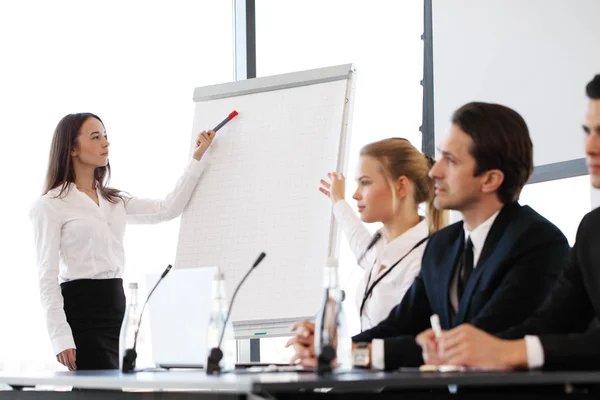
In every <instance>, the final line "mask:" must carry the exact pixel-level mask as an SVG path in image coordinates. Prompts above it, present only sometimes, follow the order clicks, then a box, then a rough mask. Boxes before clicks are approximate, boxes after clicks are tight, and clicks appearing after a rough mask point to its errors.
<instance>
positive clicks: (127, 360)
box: [122, 264, 173, 373]
mask: <svg viewBox="0 0 600 400" xmlns="http://www.w3.org/2000/svg"><path fill="white" fill-rule="evenodd" d="M171 268H173V266H172V265H171V264H169V265H168V266H167V268H166V269H165V270H164V272H163V273H162V275H161V276H160V278H159V279H158V281H157V282H156V284H155V285H154V287H153V288H152V290H151V291H150V294H148V297H147V298H146V302H145V303H144V306H143V307H142V312H141V313H140V319H139V321H138V325H137V328H136V329H135V334H134V337H133V348H131V349H127V350H125V354H124V355H123V368H122V371H123V372H125V373H129V372H133V370H134V369H135V361H136V359H137V352H136V351H135V348H136V346H137V338H138V333H140V326H141V325H142V315H144V310H145V309H146V304H148V300H150V297H152V293H154V291H155V290H156V288H157V287H158V284H159V283H160V282H161V281H162V280H163V279H165V276H167V274H168V273H169V271H170V270H171ZM123 323H127V321H124V322H123Z"/></svg>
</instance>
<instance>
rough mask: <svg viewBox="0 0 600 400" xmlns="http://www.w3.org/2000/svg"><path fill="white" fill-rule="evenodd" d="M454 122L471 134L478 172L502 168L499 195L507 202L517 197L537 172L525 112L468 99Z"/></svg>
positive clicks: (453, 119) (476, 172) (476, 173)
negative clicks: (523, 113)
mask: <svg viewBox="0 0 600 400" xmlns="http://www.w3.org/2000/svg"><path fill="white" fill-rule="evenodd" d="M452 123H453V124H455V125H457V126H458V127H459V128H460V129H461V130H462V131H463V132H465V133H466V134H467V135H469V136H470V137H471V139H472V140H473V146H471V148H470V149H469V151H470V153H471V155H472V156H473V157H474V158H475V162H476V166H475V176H479V175H481V174H482V173H484V172H486V171H489V170H492V169H499V170H501V171H502V172H503V173H504V182H502V185H501V186H500V188H499V189H498V198H499V199H500V201H501V202H502V203H504V204H506V203H511V202H513V201H517V200H518V199H519V195H520V194H521V189H523V186H525V183H527V180H528V179H529V177H530V176H531V173H532V172H533V144H532V143H531V138H530V137H529V129H528V128H527V124H526V123H525V120H524V119H523V117H521V115H519V113H518V112H516V111H515V110H513V109H510V108H508V107H505V106H502V105H500V104H490V103H482V102H474V103H468V104H465V105H464V106H462V107H461V108H459V109H458V110H456V111H455V112H454V115H453V116H452Z"/></svg>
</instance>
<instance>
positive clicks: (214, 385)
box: [0, 370, 600, 399]
mask: <svg viewBox="0 0 600 400" xmlns="http://www.w3.org/2000/svg"><path fill="white" fill-rule="evenodd" d="M0 384H3V385H5V386H4V387H5V389H10V388H12V389H13V390H4V391H0V399H1V398H15V399H28V398H31V399H33V398H45V399H46V398H47V399H52V398H57V399H58V398H60V399H62V398H69V397H70V396H71V397H75V398H78V399H100V398H107V399H108V398H110V399H133V398H142V399H143V398H148V399H178V398H182V399H184V398H185V399H187V398H198V399H279V398H285V399H291V398H313V397H327V398H334V397H343V398H353V397H355V396H357V397H365V395H367V396H368V398H372V397H373V398H375V397H379V398H387V397H395V398H397V397H398V395H402V397H403V398H416V397H418V398H436V399H438V398H443V397H444V396H448V397H450V398H456V397H457V396H456V395H455V394H456V393H458V394H462V393H471V392H476V393H488V394H491V395H492V396H496V398H498V397H497V396H500V397H511V398H513V397H514V396H515V395H517V394H532V393H536V394H539V393H548V394H553V395H568V394H571V393H588V394H591V395H595V396H598V394H599V391H598V390H599V389H597V388H598V387H600V371H576V372H566V371H565V372H544V371H523V372H483V371H480V372H478V371H473V372H419V371H416V370H414V371H412V370H411V371H396V372H374V371H368V370H352V371H347V372H344V373H341V374H333V375H328V376H317V375H316V374H315V373H312V372H262V373H248V372H246V373H226V374H222V375H220V376H207V375H206V374H204V372H203V371H200V370H176V371H161V372H137V373H134V374H123V373H121V372H120V371H77V372H37V373H34V372H27V373H25V372H20V373H13V374H11V373H10V372H1V373H0ZM70 387H74V388H76V390H74V391H69V390H70ZM40 390H44V392H43V396H42V397H40V394H41V393H42V392H40Z"/></svg>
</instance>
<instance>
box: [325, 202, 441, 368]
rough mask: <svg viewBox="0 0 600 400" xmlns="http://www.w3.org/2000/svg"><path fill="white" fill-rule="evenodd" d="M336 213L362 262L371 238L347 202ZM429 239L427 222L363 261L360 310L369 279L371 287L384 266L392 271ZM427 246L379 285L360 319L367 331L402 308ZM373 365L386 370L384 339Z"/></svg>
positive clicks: (374, 348) (377, 343) (376, 344)
mask: <svg viewBox="0 0 600 400" xmlns="http://www.w3.org/2000/svg"><path fill="white" fill-rule="evenodd" d="M333 213H334V215H335V218H336V220H337V221H338V223H339V224H340V226H341V228H342V230H343V231H344V233H345V235H346V237H347V238H348V241H349V243H350V248H351V249H352V252H353V253H354V255H355V256H356V257H357V258H359V257H360V256H361V255H362V254H363V252H364V251H365V249H366V248H367V246H368V245H369V243H370V242H371V240H372V236H371V234H370V233H369V231H368V230H367V228H366V227H365V225H364V224H363V223H362V221H361V220H360V219H359V218H358V216H357V215H356V214H355V213H354V211H353V210H352V208H351V207H350V205H349V204H348V203H347V202H346V201H345V200H340V201H338V202H337V203H335V205H334V207H333ZM427 236H429V226H428V224H427V221H426V220H425V219H424V220H422V221H421V222H419V223H418V224H417V225H416V226H414V227H412V228H411V229H409V230H408V231H406V232H404V233H403V234H402V235H400V236H399V237H397V238H395V239H394V240H392V241H391V242H389V243H385V241H384V240H383V239H381V240H380V241H379V242H378V243H377V244H376V245H375V246H374V248H373V249H372V250H371V251H369V252H368V253H367V254H366V255H365V257H364V258H363V261H362V262H361V263H360V267H361V268H362V269H364V270H365V272H364V274H363V277H362V279H361V281H360V282H359V284H358V287H357V291H356V298H355V300H356V306H357V310H360V305H361V303H362V299H363V296H364V293H365V288H366V285H367V281H368V280H369V277H370V282H369V286H371V285H372V284H373V282H374V281H376V280H377V279H378V278H379V276H380V275H381V274H383V273H385V271H386V269H387V268H386V269H383V270H380V267H381V265H384V266H386V267H388V268H389V267H391V266H392V265H393V264H394V263H396V262H397V261H398V260H400V259H401V258H402V257H404V256H405V255H406V254H407V253H408V252H409V251H410V250H411V249H412V248H413V247H414V246H415V245H416V244H417V243H419V241H421V240H423V239H424V238H426V237H427ZM426 246H427V243H426V242H423V243H422V244H421V245H420V246H419V247H417V248H415V249H414V250H413V251H411V252H410V254H408V256H406V258H405V259H404V260H402V262H400V263H399V264H398V265H396V267H395V268H394V269H393V270H392V271H391V272H390V273H389V274H388V275H387V276H386V277H385V278H383V279H382V280H381V282H379V284H377V286H376V287H375V289H374V290H373V292H372V294H371V296H370V297H369V298H368V299H367V301H366V303H365V308H364V310H363V315H362V316H360V318H361V325H362V329H363V330H366V329H370V328H372V327H374V326H376V325H377V324H379V322H381V321H383V320H384V319H385V318H386V317H387V316H388V315H389V313H390V311H391V310H392V309H393V308H394V307H395V306H397V305H398V304H400V302H401V301H402V299H403V298H404V295H405V294H406V292H407V291H408V289H409V288H410V286H411V285H412V283H413V281H414V280H415V277H416V276H417V275H418V274H419V271H420V270H421V259H422V258H423V253H424V251H425V247H426ZM371 365H372V366H373V368H374V369H383V368H384V351H383V339H374V340H373V341H372V343H371Z"/></svg>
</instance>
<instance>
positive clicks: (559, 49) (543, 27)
mask: <svg viewBox="0 0 600 400" xmlns="http://www.w3.org/2000/svg"><path fill="white" fill-rule="evenodd" d="M432 5H433V8H432V13H433V21H432V22H433V67H434V68H433V78H434V113H435V136H436V137H435V140H436V143H440V140H442V139H443V138H444V137H445V135H446V134H447V132H448V129H449V126H450V117H451V115H452V112H453V111H454V110H456V109H457V108H458V107H460V106H461V105H462V104H464V103H467V102H470V101H486V102H494V103H500V104H504V105H506V106H509V107H511V108H513V109H515V110H516V111H518V112H519V113H520V114H521V115H522V116H523V117H524V118H525V120H526V121H527V124H528V126H529V129H530V134H531V137H532V140H533V144H534V162H535V165H536V166H538V165H544V164H550V163H556V162H561V161H568V160H573V159H577V158H581V157H583V156H584V154H583V145H582V140H583V135H582V133H581V132H582V131H581V123H582V122H583V118H584V111H585V104H586V101H587V100H586V97H585V85H586V83H587V82H589V81H590V80H591V79H592V77H593V76H594V75H595V74H597V73H600V52H599V51H598V49H599V48H600V25H599V24H598V15H600V1H598V0H577V1H573V0H486V1H481V0H433V2H432Z"/></svg>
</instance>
